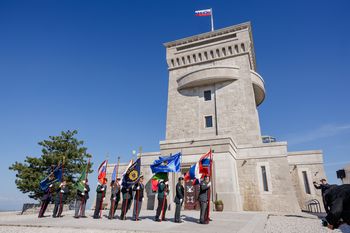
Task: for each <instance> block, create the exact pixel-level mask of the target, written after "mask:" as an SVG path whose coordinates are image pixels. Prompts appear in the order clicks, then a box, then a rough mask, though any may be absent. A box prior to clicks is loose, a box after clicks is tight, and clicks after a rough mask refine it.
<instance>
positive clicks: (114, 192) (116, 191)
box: [108, 178, 120, 219]
mask: <svg viewBox="0 0 350 233" xmlns="http://www.w3.org/2000/svg"><path fill="white" fill-rule="evenodd" d="M119 181H120V178H117V181H114V180H113V181H112V182H111V208H110V209H109V215H108V218H109V219H113V218H114V215H115V211H116V210H117V208H118V204H119V201H120V184H119Z"/></svg>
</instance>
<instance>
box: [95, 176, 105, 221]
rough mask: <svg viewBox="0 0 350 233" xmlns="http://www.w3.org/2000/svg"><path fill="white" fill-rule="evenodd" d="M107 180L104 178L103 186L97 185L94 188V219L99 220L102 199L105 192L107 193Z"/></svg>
mask: <svg viewBox="0 0 350 233" xmlns="http://www.w3.org/2000/svg"><path fill="white" fill-rule="evenodd" d="M106 183H107V178H104V180H103V184H100V183H99V184H98V185H97V188H96V193H97V194H96V205H95V212H94V219H98V218H100V217H101V216H100V212H101V208H102V203H103V199H104V198H105V195H106V191H107V185H106Z"/></svg>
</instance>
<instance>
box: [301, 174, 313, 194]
mask: <svg viewBox="0 0 350 233" xmlns="http://www.w3.org/2000/svg"><path fill="white" fill-rule="evenodd" d="M303 179H304V186H305V192H306V193H307V194H311V192H310V185H309V180H308V178H307V173H306V171H303Z"/></svg>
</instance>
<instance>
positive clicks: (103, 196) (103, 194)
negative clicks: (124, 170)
mask: <svg viewBox="0 0 350 233" xmlns="http://www.w3.org/2000/svg"><path fill="white" fill-rule="evenodd" d="M107 166H108V155H107V160H106V175H107ZM102 185H104V184H102ZM105 191H106V190H105V189H103V193H102V200H101V205H100V218H101V217H102V208H103V199H104V198H105Z"/></svg>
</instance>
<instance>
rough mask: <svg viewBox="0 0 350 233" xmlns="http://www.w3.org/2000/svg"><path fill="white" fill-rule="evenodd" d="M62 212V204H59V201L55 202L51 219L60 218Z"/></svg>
mask: <svg viewBox="0 0 350 233" xmlns="http://www.w3.org/2000/svg"><path fill="white" fill-rule="evenodd" d="M62 210H63V202H62V203H60V202H59V201H56V202H55V207H54V208H53V214H52V217H61V214H62Z"/></svg>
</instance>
